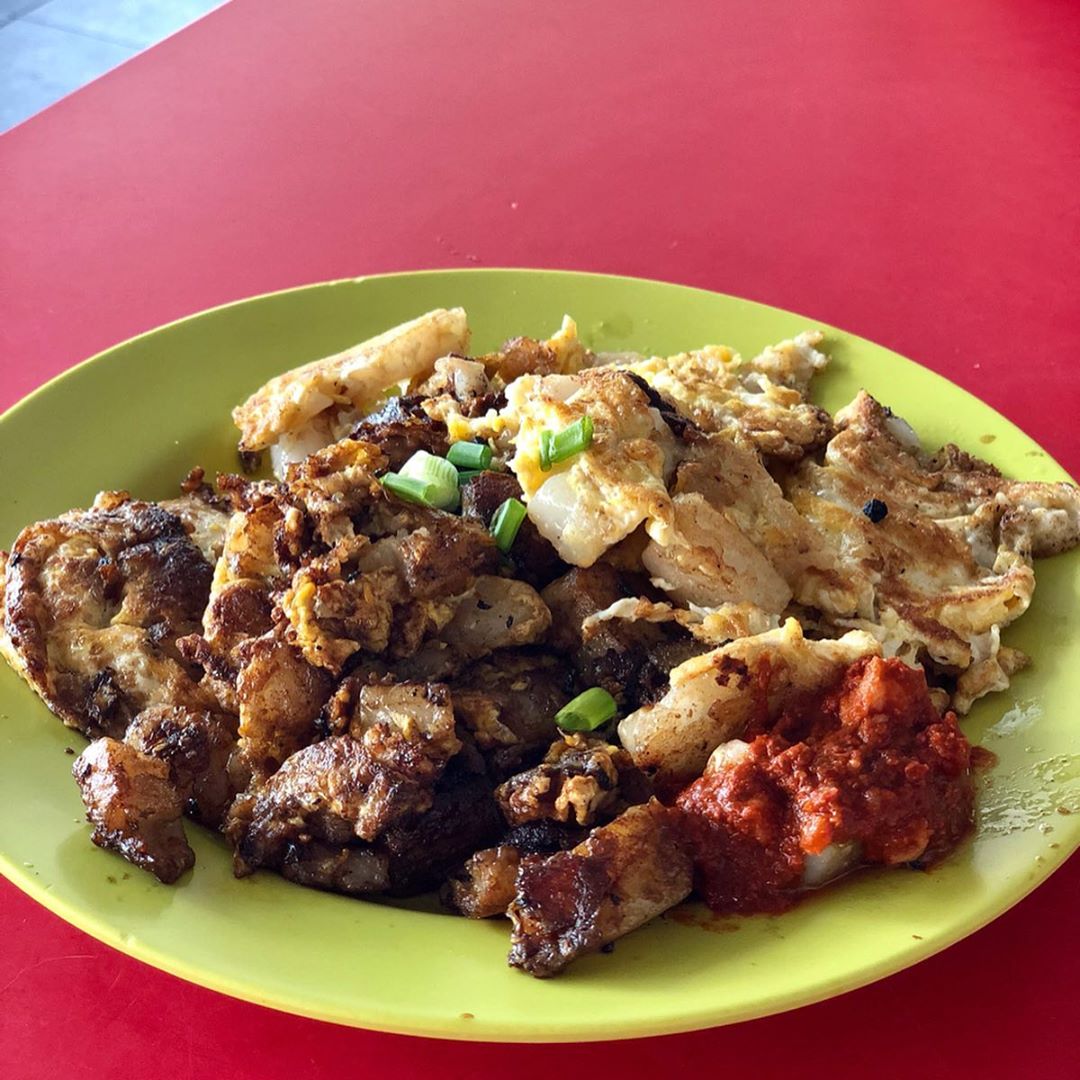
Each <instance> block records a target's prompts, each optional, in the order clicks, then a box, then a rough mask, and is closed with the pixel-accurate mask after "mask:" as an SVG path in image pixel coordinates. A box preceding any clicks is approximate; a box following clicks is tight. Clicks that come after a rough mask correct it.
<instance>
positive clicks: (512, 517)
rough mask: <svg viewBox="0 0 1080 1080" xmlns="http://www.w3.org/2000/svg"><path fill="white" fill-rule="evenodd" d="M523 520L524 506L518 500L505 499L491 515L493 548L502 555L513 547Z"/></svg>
mask: <svg viewBox="0 0 1080 1080" xmlns="http://www.w3.org/2000/svg"><path fill="white" fill-rule="evenodd" d="M524 520H525V504H524V503H523V502H522V501H521V500H520V499H507V500H506V502H504V503H503V504H502V505H501V506H500V507H499V509H498V510H496V511H495V513H494V514H492V515H491V535H492V536H493V537H495V546H496V547H497V548H498V549H499V550H500V551H501V552H502V553H503V554H504V555H505V554H506V552H508V551H509V550H510V548H511V547H513V545H514V540H516V539H517V534H518V529H520V528H521V523H522V522H523V521H524Z"/></svg>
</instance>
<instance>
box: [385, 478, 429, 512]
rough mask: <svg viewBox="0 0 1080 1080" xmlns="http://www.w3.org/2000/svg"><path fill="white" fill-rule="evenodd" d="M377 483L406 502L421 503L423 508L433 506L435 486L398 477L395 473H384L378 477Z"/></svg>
mask: <svg viewBox="0 0 1080 1080" xmlns="http://www.w3.org/2000/svg"><path fill="white" fill-rule="evenodd" d="M379 483H380V484H382V486H383V487H384V488H386V490H387V491H389V492H391V493H392V494H394V495H396V496H397V497H398V498H399V499H404V500H405V501H406V502H414V503H423V504H424V505H425V506H433V505H434V503H433V502H432V499H433V498H434V496H435V485H434V484H426V483H424V481H423V480H413V479H411V478H410V477H408V476H400V475H398V473H396V472H388V473H384V474H383V475H382V476H381V477H379Z"/></svg>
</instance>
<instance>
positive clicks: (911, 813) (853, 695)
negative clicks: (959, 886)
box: [677, 657, 973, 912]
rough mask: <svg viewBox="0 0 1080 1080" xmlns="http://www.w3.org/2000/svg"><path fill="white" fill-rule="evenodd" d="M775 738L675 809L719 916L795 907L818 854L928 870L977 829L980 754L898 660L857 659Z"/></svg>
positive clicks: (767, 737) (776, 724)
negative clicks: (844, 850) (841, 852)
mask: <svg viewBox="0 0 1080 1080" xmlns="http://www.w3.org/2000/svg"><path fill="white" fill-rule="evenodd" d="M764 726H766V727H767V728H768V730H763V731H760V732H750V733H748V738H750V737H751V736H754V737H753V738H752V739H751V741H750V746H749V751H748V752H747V755H746V757H745V758H744V759H742V760H740V761H738V762H737V763H735V764H733V765H728V766H725V767H723V768H722V769H720V770H718V771H717V772H715V773H712V774H707V775H705V776H703V777H701V779H699V780H696V781H694V783H692V784H691V785H690V786H689V787H687V788H686V789H685V790H684V791H683V792H682V793H681V794H680V795H679V797H678V800H677V805H678V806H679V808H680V809H681V810H682V811H683V812H684V820H685V824H686V831H687V833H688V835H689V838H690V843H691V846H692V850H693V852H694V857H695V866H696V876H697V889H698V892H699V893H700V894H701V895H702V896H703V897H704V898H705V900H706V902H707V903H708V904H709V906H710V907H711V908H712V909H713V910H714V911H718V912H755V911H780V910H783V909H784V908H786V907H789V906H790V905H791V903H792V902H793V900H794V898H795V894H796V893H797V891H798V890H799V888H800V885H801V883H802V877H803V870H804V863H805V858H806V856H807V855H811V854H815V855H816V854H819V853H821V852H822V851H824V850H825V848H827V847H828V846H829V845H830V844H846V843H856V844H858V845H860V848H861V859H860V861H861V862H862V863H880V864H884V865H886V866H893V865H896V864H898V863H914V864H916V865H918V866H927V865H929V864H931V863H933V862H934V861H936V860H938V859H940V858H941V857H942V856H944V855H946V854H948V852H950V851H951V850H952V849H953V848H954V847H955V846H956V845H957V843H959V841H960V840H961V839H962V838H963V836H964V834H965V833H966V832H967V830H968V829H969V828H970V826H971V822H972V811H973V785H972V778H971V746H970V744H969V743H968V741H967V739H966V738H965V737H964V734H963V732H962V731H961V730H960V728H959V727H958V726H957V722H956V716H955V714H953V713H951V712H950V713H946V715H945V716H943V717H942V716H939V715H938V712H937V710H936V709H935V708H934V706H933V704H932V703H931V701H930V696H929V694H928V693H927V687H926V679H925V677H924V676H923V673H922V672H921V671H918V670H916V669H913V668H909V667H908V666H907V665H906V664H904V663H902V662H901V661H900V660H895V659H894V660H882V659H880V658H878V657H868V658H865V659H863V660H859V661H856V662H855V663H854V664H852V665H851V666H850V667H849V668H848V669H847V670H846V672H845V673H844V675H843V677H842V678H841V679H840V681H839V683H838V684H837V685H836V686H835V687H834V688H833V689H831V690H829V691H826V692H824V693H822V694H819V695H815V696H812V697H807V698H804V699H802V700H800V701H798V702H796V703H793V704H792V705H791V706H790V707H789V708H788V709H786V710H785V711H784V712H783V713H782V714H781V715H780V716H779V717H778V718H777V719H776V720H775V721H773V722H772V723H770V724H767V725H764Z"/></svg>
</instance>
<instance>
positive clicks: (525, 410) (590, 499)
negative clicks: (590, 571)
mask: <svg viewBox="0 0 1080 1080" xmlns="http://www.w3.org/2000/svg"><path fill="white" fill-rule="evenodd" d="M506 401H507V405H506V409H505V410H504V412H503V416H504V418H506V419H507V420H508V421H509V422H510V423H511V424H512V426H513V430H514V448H515V452H514V456H513V458H512V459H511V460H510V467H511V469H513V471H514V473H515V475H516V476H517V478H518V483H520V484H521V488H522V491H523V493H524V498H525V501H526V503H527V505H528V511H529V517H530V519H531V520H532V521H533V522H534V523H535V525H536V527H537V528H538V529H539V530H540V533H541V534H542V535H543V536H544V537H545V538H546V539H547V540H549V541H550V542H551V543H552V544H553V545H554V547H555V549H556V550H557V551H558V552H559V555H560V556H561V557H562V558H563V559H564V560H565V561H566V562H568V563H570V564H571V565H573V566H591V565H592V564H593V563H594V562H595V561H596V560H597V559H598V558H599V557H600V556H601V555H602V554H603V553H604V552H605V551H606V550H607V549H608V548H610V547H611V546H612V545H614V544H617V543H618V542H619V541H620V540H622V539H623V538H624V537H626V536H629V535H630V533H632V532H633V531H634V530H635V529H636V528H637V527H638V526H639V525H641V524H642V523H645V526H646V528H647V529H648V531H649V534H650V535H651V536H654V537H656V538H658V539H660V540H661V541H663V540H666V539H667V538H668V536H669V533H670V528H671V521H672V504H671V497H670V496H669V494H668V490H667V484H666V477H667V476H668V475H669V474H670V472H671V470H672V468H673V466H674V454H675V447H674V439H673V436H672V435H671V432H670V431H669V429H668V428H667V426H666V424H665V423H664V421H663V420H662V419H661V417H660V415H659V413H658V412H657V411H656V410H655V409H653V408H652V407H651V406H650V403H649V399H648V396H647V395H646V394H645V392H644V391H643V390H642V389H641V388H640V387H639V386H637V385H636V384H635V383H634V381H633V380H632V379H630V378H628V377H627V376H626V375H625V374H624V373H622V372H620V371H616V370H614V369H610V368H597V369H595V370H587V371H582V372H579V373H578V374H577V375H545V376H534V375H523V376H521V378H519V379H516V380H515V381H514V382H512V383H511V384H510V385H509V386H508V387H507V389H506ZM586 414H588V416H589V417H590V418H591V419H592V422H593V439H592V445H591V446H590V447H589V448H588V449H587V450H585V451H584V452H582V453H579V454H576V455H575V456H574V457H572V458H570V459H569V460H567V461H564V462H561V463H559V464H556V465H554V466H553V467H552V469H551V470H550V471H544V470H543V469H541V467H540V435H541V432H543V431H545V430H546V431H551V432H558V431H561V430H562V429H563V428H565V427H567V426H569V425H570V424H572V423H574V422H575V421H577V420H579V419H580V418H581V417H582V416H584V415H586Z"/></svg>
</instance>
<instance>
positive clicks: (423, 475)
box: [388, 450, 460, 510]
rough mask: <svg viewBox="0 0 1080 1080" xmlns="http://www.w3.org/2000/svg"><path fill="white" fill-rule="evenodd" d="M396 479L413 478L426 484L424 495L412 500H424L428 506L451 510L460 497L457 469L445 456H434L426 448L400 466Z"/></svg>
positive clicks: (392, 489)
mask: <svg viewBox="0 0 1080 1080" xmlns="http://www.w3.org/2000/svg"><path fill="white" fill-rule="evenodd" d="M388 475H392V474H388ZM398 479H399V480H413V481H416V482H418V483H420V484H424V485H426V487H427V489H428V490H427V491H426V493H425V494H424V497H423V498H422V499H414V501H417V502H425V503H427V505H428V506H434V507H437V508H438V509H440V510H453V509H454V508H455V507H456V506H457V504H458V500H459V499H460V495H459V494H458V474H457V469H455V468H454V466H453V465H451V464H450V462H449V461H447V460H446V459H445V458H441V457H436V456H435V455H434V454H429V453H428V452H427V451H426V450H417V451H416V453H415V454H413V456H412V457H411V458H409V460H408V461H406V462H405V464H404V465H402V466H401V473H400V474H399V476H398ZM390 490H391V491H394V488H393V487H391V488H390ZM413 490H415V489H413ZM395 494H397V492H395Z"/></svg>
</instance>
